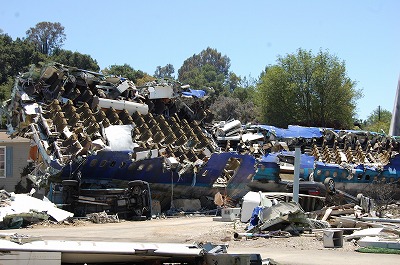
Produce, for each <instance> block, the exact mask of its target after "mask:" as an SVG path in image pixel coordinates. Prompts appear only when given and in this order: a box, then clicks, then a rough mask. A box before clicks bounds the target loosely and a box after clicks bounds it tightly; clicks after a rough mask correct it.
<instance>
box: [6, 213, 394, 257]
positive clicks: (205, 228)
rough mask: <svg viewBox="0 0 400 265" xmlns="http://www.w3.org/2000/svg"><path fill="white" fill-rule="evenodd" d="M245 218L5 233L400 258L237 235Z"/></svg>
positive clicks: (348, 245) (47, 226)
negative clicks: (212, 244) (225, 220)
mask: <svg viewBox="0 0 400 265" xmlns="http://www.w3.org/2000/svg"><path fill="white" fill-rule="evenodd" d="M244 228H245V224H243V223H241V222H240V221H236V222H222V221H220V219H219V218H217V217H213V216H197V215H189V216H181V217H173V218H171V217H169V218H159V219H151V220H147V221H120V222H119V223H104V224H95V223H92V222H90V221H84V220H75V221H73V222H69V223H67V222H66V223H64V224H53V223H42V224H37V225H32V226H30V227H27V228H21V229H14V230H3V232H2V233H7V234H14V233H18V234H22V235H32V236H41V237H42V238H43V239H54V240H56V239H57V240H60V239H61V240H96V241H112V242H127V241H129V242H144V243H147V242H157V243H206V242H211V243H214V244H227V245H228V246H229V247H228V252H229V253H259V254H261V256H262V258H263V259H267V258H270V259H273V260H274V261H275V262H278V263H279V264H288V265H289V264H335V265H340V264H352V265H355V264H363V265H364V264H371V263H377V264H398V259H399V256H398V255H393V254H365V253H359V252H356V251H355V250H356V249H357V246H356V245H355V244H354V243H353V242H345V241H344V242H343V247H341V248H324V246H323V239H322V235H323V233H322V232H321V233H316V234H310V233H303V234H302V235H301V236H295V237H289V238H287V237H282V238H261V237H259V238H254V239H246V238H241V239H235V238H234V233H235V232H236V233H244V232H245V230H244Z"/></svg>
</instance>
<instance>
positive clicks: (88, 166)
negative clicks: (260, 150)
mask: <svg viewBox="0 0 400 265" xmlns="http://www.w3.org/2000/svg"><path fill="white" fill-rule="evenodd" d="M204 96H205V94H204V92H203V91H199V90H192V89H190V88H189V87H188V86H181V85H180V84H179V83H177V82H171V81H169V80H159V81H153V82H149V83H147V84H146V85H144V86H142V87H136V86H135V84H133V82H131V81H130V80H127V79H125V78H122V77H115V76H103V75H101V74H99V73H93V72H90V71H86V70H81V69H77V68H74V67H69V66H65V65H62V64H58V63H49V64H44V65H43V66H41V67H39V66H31V68H30V70H29V71H28V72H27V73H23V74H21V75H19V76H18V77H17V79H16V81H15V85H14V88H13V90H12V95H11V99H9V100H8V101H7V102H6V103H5V105H4V106H3V113H4V114H5V115H6V117H7V128H8V132H9V133H10V135H11V137H13V136H17V135H18V136H22V137H28V138H30V139H31V141H32V145H31V146H32V147H31V150H30V152H29V155H30V159H31V161H32V170H31V171H32V172H31V174H29V177H30V179H31V180H32V181H33V182H34V183H35V184H36V185H37V186H38V187H41V186H44V185H47V187H48V189H49V192H48V194H49V196H51V198H50V199H51V200H52V201H55V202H57V203H58V204H63V205H65V207H66V208H68V209H70V210H72V208H73V210H74V211H75V213H78V214H80V215H83V214H85V212H86V211H88V208H93V210H96V211H101V210H110V211H111V212H121V211H122V212H123V211H126V212H129V213H130V214H131V215H134V216H137V215H139V216H141V215H149V212H150V209H149V208H150V207H151V205H150V201H149V199H148V198H150V196H152V197H153V199H157V200H159V201H160V203H161V206H162V207H163V208H164V209H165V208H168V207H169V206H170V205H171V198H172V199H173V198H178V197H184V198H185V197H186V198H204V197H207V196H214V194H215V193H216V192H217V191H221V192H223V193H224V194H227V196H229V197H233V198H234V197H235V196H239V197H240V196H241V195H242V194H243V190H246V183H247V182H249V181H250V180H251V176H252V174H253V172H254V168H253V165H254V163H255V158H254V156H252V155H249V154H239V153H237V152H229V151H227V152H225V151H222V150H221V148H220V147H219V146H218V144H217V143H216V141H215V139H214V138H213V137H212V135H211V133H210V131H209V130H206V129H207V122H208V119H209V117H210V113H209V111H208V110H207V109H206V106H205V101H204ZM232 128H237V125H235V126H233V127H232V126H230V125H229V124H222V125H220V126H216V127H214V128H213V127H212V125H209V128H208V129H210V130H212V129H215V130H216V131H217V132H218V135H220V136H226V134H225V132H227V131H230V130H231V129H232ZM146 183H148V184H149V188H147V186H146ZM60 184H62V185H60ZM150 190H151V195H150ZM60 194H61V196H60ZM120 208H122V209H124V210H122V209H120Z"/></svg>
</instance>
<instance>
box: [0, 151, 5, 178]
mask: <svg viewBox="0 0 400 265" xmlns="http://www.w3.org/2000/svg"><path fill="white" fill-rule="evenodd" d="M5 177H6V147H5V146H0V178H5Z"/></svg>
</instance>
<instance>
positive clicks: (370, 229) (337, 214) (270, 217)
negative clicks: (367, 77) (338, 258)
mask: <svg viewBox="0 0 400 265" xmlns="http://www.w3.org/2000/svg"><path fill="white" fill-rule="evenodd" d="M266 194H268V193H261V192H260V193H259V196H258V197H259V198H260V195H261V199H259V200H257V199H256V200H254V198H255V197H256V196H257V194H256V193H254V192H253V193H248V194H247V195H246V196H245V197H244V201H243V203H242V208H241V216H240V220H241V222H242V223H247V225H246V227H245V228H244V231H243V232H241V231H235V233H234V235H233V236H234V239H235V240H240V239H242V238H246V239H248V238H252V239H256V238H271V237H291V236H299V235H303V234H306V235H309V236H311V235H314V236H315V237H316V238H318V239H319V240H322V241H323V246H324V247H333V248H341V247H342V246H343V241H344V240H345V241H351V242H353V243H354V244H356V245H358V246H359V247H372V248H383V249H397V250H398V249H400V225H399V224H400V219H399V218H400V211H399V209H400V208H399V206H400V205H399V204H398V203H397V204H396V203H395V204H391V205H388V206H387V207H386V213H385V216H384V217H377V216H376V211H375V210H376V209H377V207H376V202H375V201H374V200H372V199H371V198H368V197H365V196H363V195H361V194H360V195H359V196H358V199H359V200H358V201H357V202H353V203H346V204H342V205H333V206H325V207H323V208H322V209H319V210H314V211H309V212H305V211H304V210H303V209H302V207H301V206H300V205H299V204H298V203H296V202H293V201H290V202H287V201H284V200H282V197H281V198H278V197H276V194H275V195H274V197H275V198H276V199H273V200H270V199H268V198H267V195H266ZM271 194H274V193H271ZM249 195H250V196H253V200H250V199H249ZM254 196H255V197H254ZM246 197H247V199H246ZM274 197H272V198H274ZM270 198H271V197H270ZM250 209H252V213H251V217H249V211H250Z"/></svg>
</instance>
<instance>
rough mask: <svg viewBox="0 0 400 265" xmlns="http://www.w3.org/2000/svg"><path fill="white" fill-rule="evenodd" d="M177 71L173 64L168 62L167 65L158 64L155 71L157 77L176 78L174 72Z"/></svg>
mask: <svg viewBox="0 0 400 265" xmlns="http://www.w3.org/2000/svg"><path fill="white" fill-rule="evenodd" d="M174 73H175V69H174V66H173V65H172V64H167V65H166V66H163V67H161V66H157V69H156V71H155V72H154V77H155V78H172V79H173V78H174V77H173V74H174Z"/></svg>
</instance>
